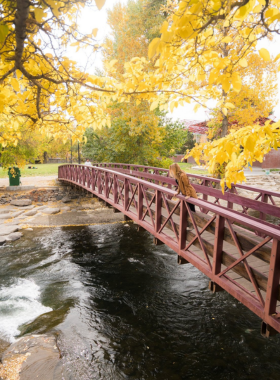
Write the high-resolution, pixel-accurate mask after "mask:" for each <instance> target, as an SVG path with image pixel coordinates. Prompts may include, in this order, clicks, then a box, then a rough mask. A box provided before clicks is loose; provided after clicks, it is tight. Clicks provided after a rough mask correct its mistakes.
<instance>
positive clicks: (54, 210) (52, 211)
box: [42, 208, 60, 214]
mask: <svg viewBox="0 0 280 380" xmlns="http://www.w3.org/2000/svg"><path fill="white" fill-rule="evenodd" d="M59 211H60V208H45V209H43V210H42V213H43V214H58V213H59Z"/></svg>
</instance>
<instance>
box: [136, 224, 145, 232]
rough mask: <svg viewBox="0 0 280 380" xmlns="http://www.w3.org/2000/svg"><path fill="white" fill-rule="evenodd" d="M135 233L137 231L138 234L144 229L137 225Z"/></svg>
mask: <svg viewBox="0 0 280 380" xmlns="http://www.w3.org/2000/svg"><path fill="white" fill-rule="evenodd" d="M137 231H138V232H140V231H145V228H143V227H142V226H139V224H138V226H137Z"/></svg>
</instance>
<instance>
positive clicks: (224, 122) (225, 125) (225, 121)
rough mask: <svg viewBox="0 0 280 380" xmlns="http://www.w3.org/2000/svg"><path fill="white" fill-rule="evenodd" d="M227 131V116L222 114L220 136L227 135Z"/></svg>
mask: <svg viewBox="0 0 280 380" xmlns="http://www.w3.org/2000/svg"><path fill="white" fill-rule="evenodd" d="M227 133H228V117H227V116H226V115H223V122H222V135H221V137H225V136H226V135H227Z"/></svg>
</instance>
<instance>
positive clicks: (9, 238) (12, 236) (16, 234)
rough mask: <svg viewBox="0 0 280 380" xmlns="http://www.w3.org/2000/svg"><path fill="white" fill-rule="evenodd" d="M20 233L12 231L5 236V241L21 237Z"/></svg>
mask: <svg viewBox="0 0 280 380" xmlns="http://www.w3.org/2000/svg"><path fill="white" fill-rule="evenodd" d="M22 236H23V235H22V233H21V232H13V233H12V234H10V235H8V236H7V239H6V240H7V241H15V240H18V239H20V238H21V237H22Z"/></svg>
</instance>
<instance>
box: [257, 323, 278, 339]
mask: <svg viewBox="0 0 280 380" xmlns="http://www.w3.org/2000/svg"><path fill="white" fill-rule="evenodd" d="M276 334H278V331H276V330H275V329H274V328H273V327H271V326H270V325H268V324H267V323H266V322H264V321H262V324H261V335H262V336H263V337H264V338H270V337H272V336H275V335H276Z"/></svg>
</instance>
